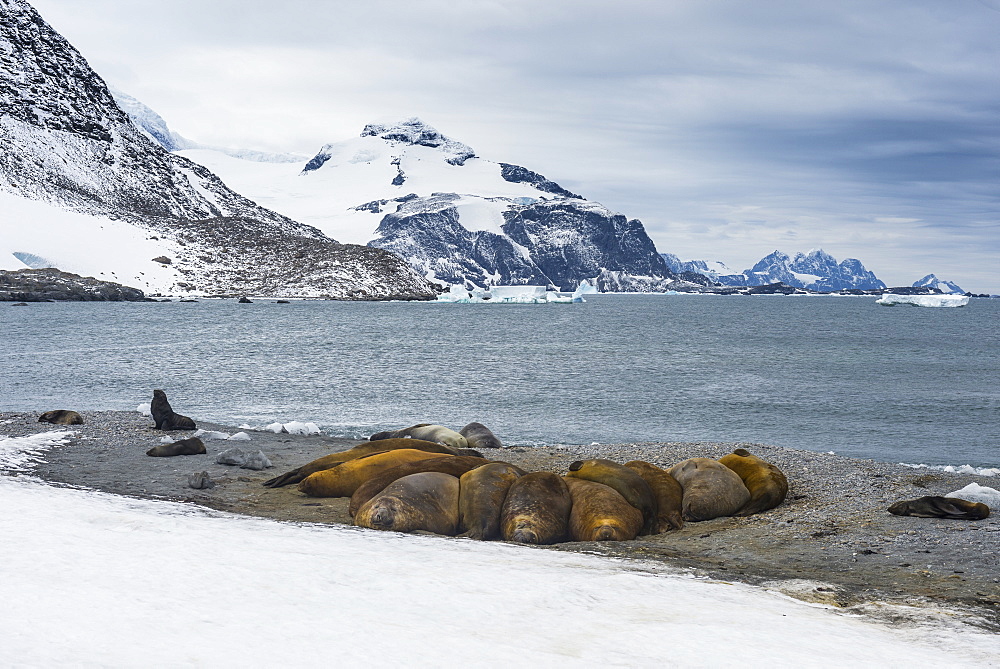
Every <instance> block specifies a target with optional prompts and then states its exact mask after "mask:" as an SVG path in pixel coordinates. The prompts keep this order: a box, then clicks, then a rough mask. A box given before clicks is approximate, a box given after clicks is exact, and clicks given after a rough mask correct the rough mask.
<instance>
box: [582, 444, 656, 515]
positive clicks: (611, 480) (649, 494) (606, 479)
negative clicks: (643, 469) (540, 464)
mask: <svg viewBox="0 0 1000 669" xmlns="http://www.w3.org/2000/svg"><path fill="white" fill-rule="evenodd" d="M566 476H569V477H571V478H577V479H586V480H587V481H596V482H597V483H603V484H604V485H606V486H610V487H611V488H614V489H615V490H617V491H618V494H620V495H621V496H622V497H624V498H625V500H626V501H627V502H628V503H629V504H631V505H632V506H634V507H635V508H637V509H639V511H641V512H642V533H643V534H655V533H656V525H657V519H656V516H657V508H656V497H654V496H653V491H652V490H650V488H649V484H648V483H646V481H645V480H644V479H643V478H642V476H640V475H639V474H638V473H637V472H636V471H635V470H633V469H630V468H628V467H626V466H625V465H620V464H618V463H617V462H614V461H612V460H606V459H604V458H595V459H593V460H577V461H576V462H574V463H572V464H570V466H569V473H568V474H566Z"/></svg>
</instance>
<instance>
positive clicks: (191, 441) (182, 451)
mask: <svg viewBox="0 0 1000 669" xmlns="http://www.w3.org/2000/svg"><path fill="white" fill-rule="evenodd" d="M203 453H205V444H204V443H203V442H202V441H201V439H199V438H198V437H190V438H188V439H181V440H179V441H175V442H174V443H172V444H160V445H159V446H153V447H152V448H151V449H149V450H148V451H146V455H149V456H152V457H154V458H169V457H172V456H174V455H201V454H203Z"/></svg>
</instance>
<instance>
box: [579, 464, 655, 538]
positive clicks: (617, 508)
mask: <svg viewBox="0 0 1000 669" xmlns="http://www.w3.org/2000/svg"><path fill="white" fill-rule="evenodd" d="M566 485H567V486H569V494H570V496H572V498H573V508H572V509H571V510H570V512H569V539H570V541H630V540H632V539H635V538H636V537H637V536H638V535H639V531H640V530H641V529H642V512H641V511H639V509H637V508H635V507H634V506H632V505H631V504H629V503H628V502H627V501H626V500H625V498H624V497H622V496H621V494H620V493H619V492H618V491H617V490H615V489H614V488H611V487H609V486H606V485H604V484H603V483H597V482H595V481H588V480H586V479H578V478H570V477H567V478H566Z"/></svg>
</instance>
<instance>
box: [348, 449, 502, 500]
mask: <svg viewBox="0 0 1000 669" xmlns="http://www.w3.org/2000/svg"><path fill="white" fill-rule="evenodd" d="M406 441H413V439H407V440H406ZM487 462H489V460H487V459H486V458H477V457H474V456H469V455H456V456H455V457H451V458H430V459H428V460H416V461H414V462H406V463H403V464H401V465H398V466H396V467H393V468H392V469H387V470H385V471H384V472H382V473H381V474H378V475H377V476H373V477H372V478H370V479H368V480H367V481H365V482H364V483H362V484H361V485H360V486H359V487H358V489H357V490H355V491H354V494H353V495H351V504H350V505H349V506H348V507H347V512H348V513H349V514H351V516H354V514H356V513H357V512H358V509H360V508H361V505H362V504H364V503H365V502H367V501H368V500H370V499H371V498H372V497H374V496H375V495H377V494H379V493H380V492H382V491H383V490H385V488H386V487H387V486H388V485H389V484H390V483H392V482H393V481H395V480H396V479H401V478H403V477H404V476H409V475H410V474H420V473H421V472H440V473H442V474H450V475H452V476H455V477H459V476H461V475H462V474H464V473H465V472H467V471H469V470H470V469H475V468H476V467H480V466H482V465H485V464H486V463H487Z"/></svg>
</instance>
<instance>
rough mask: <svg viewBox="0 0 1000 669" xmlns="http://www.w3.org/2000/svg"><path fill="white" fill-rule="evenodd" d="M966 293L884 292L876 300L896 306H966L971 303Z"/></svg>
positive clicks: (884, 304)
mask: <svg viewBox="0 0 1000 669" xmlns="http://www.w3.org/2000/svg"><path fill="white" fill-rule="evenodd" d="M969 299H970V298H968V297H966V296H964V295H896V294H894V293H884V294H883V295H882V297H880V298H879V299H877V300H875V304H881V305H882V306H883V307H894V306H896V305H897V304H908V305H912V306H917V307H964V306H965V305H967V304H968V303H969Z"/></svg>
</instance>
